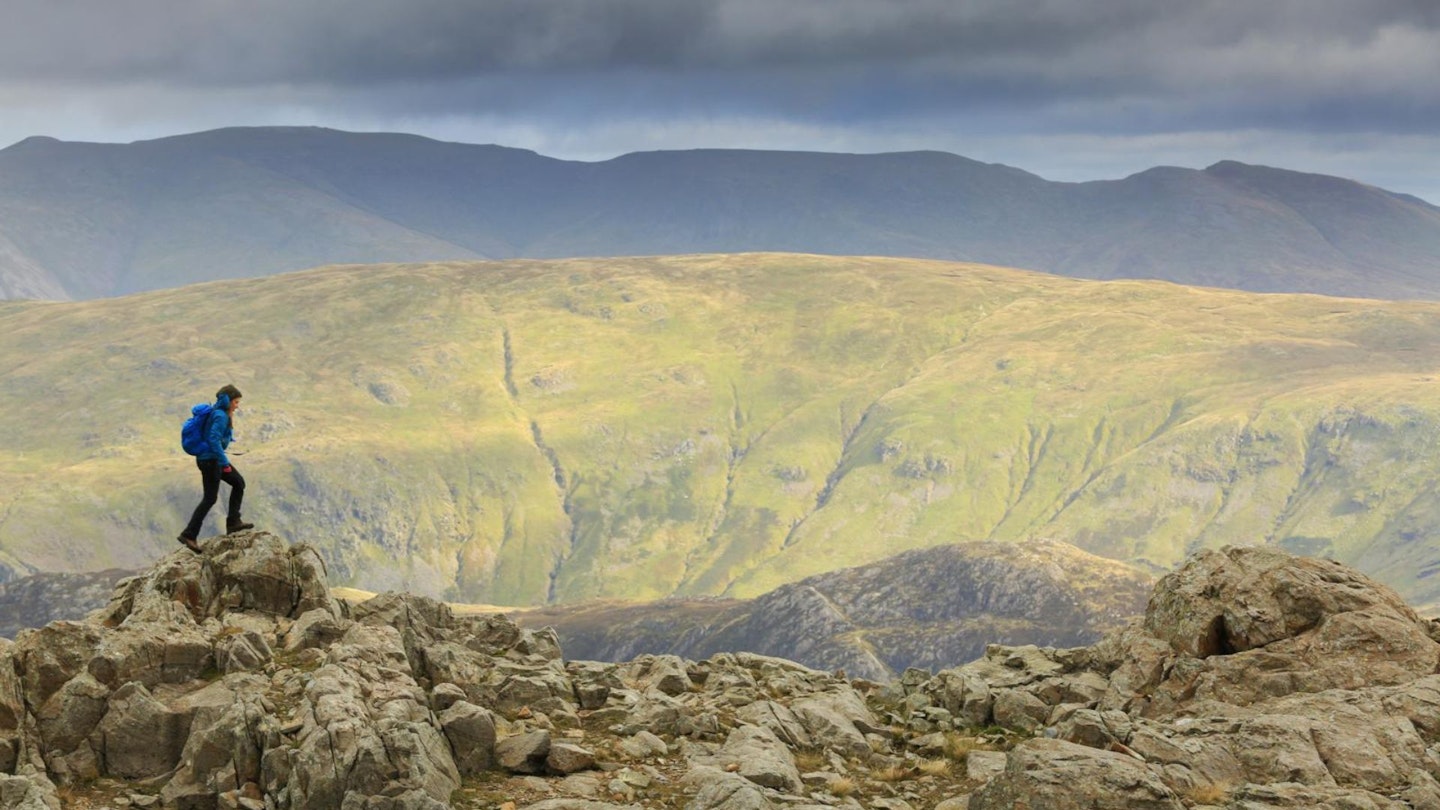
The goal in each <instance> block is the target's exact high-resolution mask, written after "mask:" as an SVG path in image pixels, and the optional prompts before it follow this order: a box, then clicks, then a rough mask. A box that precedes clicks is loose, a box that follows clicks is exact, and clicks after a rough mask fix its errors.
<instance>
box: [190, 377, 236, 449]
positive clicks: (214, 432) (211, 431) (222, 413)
mask: <svg viewBox="0 0 1440 810" xmlns="http://www.w3.org/2000/svg"><path fill="white" fill-rule="evenodd" d="M234 438H235V434H234V432H233V431H232V430H231V429H230V395H229V394H221V395H220V396H218V397H216V398H215V410H214V411H213V412H211V414H210V424H209V425H208V429H207V430H206V431H205V443H206V444H208V445H209V446H210V448H209V449H208V450H206V451H205V452H203V453H201V454H199V455H198V456H196V458H198V459H206V460H208V459H216V460H218V461H219V462H220V466H221V467H229V466H230V459H229V457H227V456H226V455H225V448H227V447H229V446H230V442H231V441H232V440H234Z"/></svg>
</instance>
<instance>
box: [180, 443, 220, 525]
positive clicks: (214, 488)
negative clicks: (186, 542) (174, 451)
mask: <svg viewBox="0 0 1440 810" xmlns="http://www.w3.org/2000/svg"><path fill="white" fill-rule="evenodd" d="M195 466H196V467H199V468H200V482H201V485H202V487H203V489H204V495H203V496H201V498H200V505H199V506H197V507H195V512H194V514H192V515H191V516H190V523H189V525H187V526H186V527H185V531H183V532H181V533H180V536H181V537H188V538H190V539H191V540H194V539H195V538H197V537H199V536H200V527H201V526H202V525H203V524H204V523H205V516H206V515H208V514H210V507H212V506H214V505H215V502H216V501H217V500H219V499H220V462H219V461H217V460H215V459H199V458H197V459H195Z"/></svg>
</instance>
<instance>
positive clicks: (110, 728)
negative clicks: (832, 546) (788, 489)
mask: <svg viewBox="0 0 1440 810" xmlns="http://www.w3.org/2000/svg"><path fill="white" fill-rule="evenodd" d="M1437 635H1440V631H1437V629H1436V627H1435V626H1434V625H1433V624H1432V623H1431V622H1428V621H1426V620H1422V619H1420V618H1419V617H1417V616H1416V614H1415V613H1414V612H1413V611H1412V610H1411V609H1410V608H1408V607H1407V606H1406V605H1404V604H1403V603H1402V602H1401V601H1400V600H1399V598H1398V597H1396V595H1395V594H1394V593H1393V592H1391V591H1390V590H1389V589H1387V588H1385V587H1383V586H1380V585H1377V584H1375V583H1374V582H1372V581H1370V580H1368V579H1366V578H1365V577H1363V576H1361V575H1359V574H1357V573H1355V572H1353V571H1350V570H1348V569H1346V568H1344V567H1342V566H1340V565H1339V564H1337V563H1333V562H1328V561H1322V560H1313V559H1306V558H1296V557H1290V556H1288V555H1285V554H1283V553H1280V552H1276V551H1272V550H1263V549H1251V548H1231V549H1227V550H1225V551H1223V552H1203V553H1201V554H1200V555H1198V556H1196V557H1195V558H1193V559H1191V560H1190V561H1189V562H1188V563H1187V564H1186V565H1185V566H1184V567H1183V568H1182V569H1181V570H1179V571H1177V572H1175V573H1173V574H1171V575H1169V576H1167V577H1165V578H1164V579H1163V580H1161V582H1160V583H1159V584H1158V585H1157V587H1156V589H1155V592H1154V594H1153V596H1152V597H1151V599H1150V603H1149V607H1148V608H1147V611H1146V615H1145V618H1144V620H1143V621H1142V622H1139V623H1136V624H1134V625H1131V626H1129V627H1127V628H1125V629H1123V630H1121V631H1118V632H1116V633H1113V634H1111V635H1109V636H1107V637H1106V638H1105V639H1104V640H1102V641H1101V642H1099V643H1097V644H1095V645H1093V646H1091V647H1085V648H1077V649H1068V650H1055V649H1049V648H1038V647H992V648H991V649H989V650H988V651H987V653H986V656H985V658H984V659H982V660H980V661H976V662H974V663H971V664H967V665H965V666H961V667H958V668H954V669H948V670H943V671H941V672H939V673H937V674H934V675H931V674H930V673H928V672H923V671H919V670H911V671H908V672H907V673H906V674H905V675H904V676H903V677H902V678H900V679H899V680H898V681H895V682H891V683H886V684H880V683H875V682H872V681H865V680H856V679H850V678H847V677H845V675H844V674H843V673H839V672H837V673H834V674H830V673H825V672H818V671H815V670H811V669H807V668H805V667H803V666H800V665H798V664H794V663H791V662H789V661H785V660H782V659H779V658H770V657H765V656H759V655H750V654H728V653H727V654H720V655H716V656H713V657H711V658H709V659H707V660H705V661H701V662H692V661H686V660H683V659H681V658H678V657H674V656H644V657H641V658H639V659H636V660H634V661H631V662H628V663H621V664H600V663H595V662H583V661H566V660H565V659H564V658H563V657H562V654H561V650H560V648H559V645H558V644H557V643H556V640H555V637H554V635H553V634H552V633H550V632H548V631H543V630H542V631H533V630H526V629H522V628H520V627H518V626H516V625H515V624H513V623H512V622H510V621H509V620H507V619H506V618H504V617H501V616H492V617H463V618H462V617H457V616H455V615H453V614H452V613H451V612H450V610H449V609H448V608H447V607H445V606H444V605H442V604H439V603H436V602H433V601H430V600H428V599H424V598H419V597H414V596H409V595H402V594H385V595H381V596H378V597H375V598H374V599H371V600H369V601H367V602H364V603H361V604H359V605H354V606H351V605H347V604H345V603H344V602H341V601H339V600H337V599H335V598H334V597H333V596H332V595H331V594H330V592H329V590H328V589H327V588H326V585H325V581H324V575H323V571H322V570H321V567H320V563H319V558H318V557H317V556H316V555H315V554H314V553H313V552H312V551H310V550H309V549H308V548H306V547H305V546H289V545H287V544H285V543H284V542H283V541H281V540H279V539H278V538H276V537H274V536H271V535H268V534H265V533H259V532H257V533H247V534H239V535H231V536H227V537H222V538H217V539H215V540H212V541H209V542H208V543H207V545H206V549H205V552H204V554H203V555H199V556H196V555H192V554H191V553H190V552H188V551H184V550H181V551H177V552H175V553H174V554H172V555H170V556H169V557H167V558H165V559H164V560H162V561H161V562H160V563H159V564H157V565H156V566H155V567H153V568H152V569H150V570H148V571H147V572H145V573H143V574H142V575H140V576H137V577H134V578H131V579H127V580H124V581H122V582H121V583H119V584H118V585H117V587H116V589H115V594H114V597H113V599H112V600H111V602H110V604H109V606H108V607H106V608H104V609H103V610H100V611H97V612H96V613H94V614H92V615H91V616H90V617H89V618H88V619H87V620H85V621H83V622H56V623H53V624H50V625H48V626H47V627H45V628H43V629H39V630H30V631H25V632H22V633H21V634H20V635H19V637H18V639H17V640H16V642H15V643H13V644H10V643H7V642H3V641H0V774H4V775H0V807H3V808H26V809H27V810H29V809H31V808H34V809H35V810H39V808H56V807H62V806H66V807H78V808H97V807H115V808H120V807H166V808H207V809H208V808H247V809H248V810H260V808H269V809H272V810H273V809H274V808H344V810H409V809H410V808H417V809H419V808H441V807H461V808H471V807H497V808H514V809H515V810H521V809H522V808H531V809H532V810H602V809H603V808H614V807H624V808H641V807H647V808H655V807H676V808H680V807H683V808H688V809H689V810H756V809H757V808H796V809H797V810H798V809H799V808H822V807H862V808H885V809H886V810H902V809H903V808H916V810H919V809H920V808H928V807H935V808H944V810H955V809H956V808H970V810H999V808H1005V809H1006V810H1010V809H1011V808H1019V807H1025V808H1030V809H1031V810H1039V808H1055V809H1056V810H1066V809H1067V808H1096V809H1097V810H1098V809H1099V808H1156V809H1160V808H1182V807H1183V808H1197V807H1205V808H1209V807H1217V808H1235V809H1236V810H1240V809H1242V808H1243V809H1244V810H1259V808H1301V807H1304V808H1334V810H1341V809H1342V808H1344V810H1367V809H1369V808H1374V809H1375V810H1379V809H1380V808H1387V809H1393V810H1400V809H1401V808H1411V809H1414V810H1419V809H1422V808H1440V781H1437V778H1440V675H1437V674H1436V669H1437V663H1440V644H1437V643H1436V640H1435V638H1436V636H1437Z"/></svg>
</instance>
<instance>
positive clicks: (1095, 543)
mask: <svg viewBox="0 0 1440 810" xmlns="http://www.w3.org/2000/svg"><path fill="white" fill-rule="evenodd" d="M1437 350H1440V305H1437V304H1425V303H1387V302H1377V301H1361V300H1346V299H1333V298H1322V297H1316V296H1280V295H1256V294H1248V293H1238V292H1226V291H1216V290H1201V289H1193V288H1185V287H1178V286H1174V285H1169V284H1162V283H1146V282H1108V283H1100V282H1086V281H1077V280H1072V279H1065V278H1059V277H1052V276H1045V275H1039V274H1033V273H1024V272H1020V271H1011V270H1003V269H998V268H992V267H984V266H978V265H965V264H951V263H941V262H925V261H909V260H893V259H868V258H833V257H816V256H803V255H780V254H756V255H739V256H692V257H679V258H643V259H605V260H565V261H548V262H530V261H525V262H521V261H517V262H501V263H463V264H461V263H456V264H435V265H410V266H400V265H386V266H354V267H335V268H326V269H321V270H316V271H310V272H305V273H297V274H291V275H286V276H276V277H269V278H264V279H254V280H248V281H236V282H217V283H212V284H206V285H199V286H194V287H189V288H185V289H181V290H173V291H164V292H158V293H150V294H145V295H140V296H132V297H129V298H123V299H114V300H103V301H92V302H85V303H65V304H33V303H14V302H10V303H0V565H3V566H6V567H7V568H8V569H9V570H11V571H12V572H14V573H16V574H18V573H24V572H28V571H31V570H85V569H101V568H107V567H135V566H138V565H140V564H142V563H144V562H146V561H148V560H150V559H153V558H154V557H155V556H156V555H158V554H160V553H162V552H165V551H168V550H170V549H171V548H172V547H173V546H172V544H173V542H174V540H173V537H174V535H175V533H176V532H177V531H178V529H179V527H180V526H181V525H182V524H183V521H184V516H185V514H186V513H188V511H189V509H190V508H191V507H192V506H193V503H194V501H195V500H196V499H197V497H198V480H197V479H198V476H197V475H196V474H195V472H194V469H193V466H192V462H191V461H190V459H188V458H187V457H185V456H183V455H181V454H180V452H179V450H178V447H177V445H178V441H177V438H176V435H175V434H176V433H177V432H178V426H179V423H180V421H181V420H182V418H183V415H184V414H185V412H186V411H187V410H188V407H189V405H190V404H192V403H194V402H196V401H199V400H202V399H204V398H206V397H207V396H208V395H209V394H211V393H212V392H213V391H214V390H215V389H216V388H217V387H219V385H220V384H222V383H224V382H234V383H236V384H237V385H239V386H240V388H241V389H242V390H244V391H245V393H246V395H247V396H246V400H245V403H246V406H247V408H246V411H245V413H243V414H242V415H241V418H240V422H239V426H238V432H239V434H240V437H241V442H240V444H239V445H237V447H238V448H239V449H242V450H247V451H248V453H247V455H245V456H241V457H239V458H238V459H237V463H238V465H239V466H240V468H241V470H242V471H243V472H244V473H245V475H246V477H247V479H248V480H249V481H250V495H249V506H248V507H247V509H246V514H247V516H248V517H251V518H253V519H255V520H256V521H257V522H259V523H260V524H261V525H263V526H265V527H267V528H271V529H273V530H277V531H279V532H281V533H283V534H285V535H287V536H290V537H292V538H294V539H296V540H301V539H303V540H306V541H310V542H314V543H317V544H318V545H320V546H321V547H322V548H323V549H324V551H323V553H324V556H325V557H326V562H327V565H328V566H329V570H330V573H331V576H332V579H333V580H334V581H336V582H343V583H346V584H353V585H357V586H361V587H365V588H368V589H371V590H382V589H385V588H400V587H403V588H407V589H410V590H416V591H421V592H428V593H433V594H436V595H442V596H445V597H448V598H451V599H456V600H463V601H484V602H491V603H497V604H536V603H541V602H546V601H552V602H553V601H572V600H578V599H585V598H595V597H625V598H655V597H661V596H666V595H671V594H681V595H701V594H726V595H731V596H753V595H757V594H759V593H762V592H764V591H767V590H769V589H771V588H774V587H775V586H777V585H779V584H782V583H785V582H791V581H795V580H798V579H801V578H803V577H805V576H809V575H812V574H816V573H819V572H823V571H830V570H835V569H838V568H841V567H845V566H851V565H856V564H861V563H865V562H870V561H874V560H878V559H881V558H883V557H886V556H890V555H892V554H895V553H896V552H899V551H903V550H907V549H912V548H920V547H926V546H931V545H935V544H938V543H944V542H954V541H956V540H961V539H981V538H989V539H995V540H1015V539H1019V538H1029V537H1044V538H1050V539H1056V540H1063V541H1067V542H1072V543H1074V544H1076V545H1078V546H1080V547H1081V548H1084V549H1086V550H1088V551H1091V552H1094V553H1097V554H1100V555H1102V556H1107V557H1111V558H1115V559H1122V560H1128V561H1133V562H1139V563H1141V564H1143V565H1146V566H1148V567H1150V568H1152V569H1153V570H1162V569H1164V568H1166V567H1168V566H1171V565H1174V564H1175V563H1176V562H1178V561H1179V560H1180V559H1181V558H1182V557H1183V556H1184V555H1185V554H1186V553H1188V552H1189V551H1192V550H1194V549H1195V548H1197V547H1200V546H1209V545H1221V544H1225V543H1275V544H1281V545H1283V546H1285V547H1287V548H1290V549H1292V550H1299V551H1304V552H1308V553H1314V554H1327V555H1332V556H1335V557H1336V558H1338V559H1341V560H1342V561H1345V562H1347V563H1352V564H1355V565H1357V566H1359V567H1361V568H1362V569H1364V570H1366V571H1367V572H1370V573H1372V574H1376V575H1378V576H1379V577H1381V578H1382V579H1385V580H1386V581H1388V582H1390V583H1391V584H1393V585H1395V586H1396V587H1397V588H1399V589H1400V590H1401V591H1402V592H1403V593H1404V594H1405V595H1406V596H1407V597H1409V598H1410V599H1412V600H1413V601H1417V602H1423V601H1431V600H1433V599H1435V598H1436V597H1437V596H1440V587H1437V584H1436V583H1435V581H1434V580H1433V578H1432V576H1431V575H1432V574H1433V572H1434V571H1435V570H1437V569H1440V549H1437V548H1436V544H1435V543H1434V542H1433V538H1432V533H1433V529H1432V527H1434V526H1436V525H1437V522H1436V518H1437V513H1440V497H1437V493H1436V482H1437V481H1440V455H1437V452H1436V450H1437V448H1436V442H1435V439H1434V436H1435V434H1436V428H1437V423H1440V403H1437V402H1436V397H1435V393H1436V392H1437V384H1436V379H1435V377H1434V376H1432V375H1433V374H1434V372H1435V368H1436V365H1437V363H1440V351H1437ZM218 511H219V510H218V509H217V512H218ZM214 519H215V518H213V517H212V521H213V520H214Z"/></svg>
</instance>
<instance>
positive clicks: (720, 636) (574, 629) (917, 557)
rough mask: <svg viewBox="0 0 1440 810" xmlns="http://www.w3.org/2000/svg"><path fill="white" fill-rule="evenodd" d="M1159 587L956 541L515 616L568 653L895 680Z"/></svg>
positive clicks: (1028, 545)
mask: <svg viewBox="0 0 1440 810" xmlns="http://www.w3.org/2000/svg"><path fill="white" fill-rule="evenodd" d="M1153 584H1154V582H1153V580H1151V579H1150V577H1149V576H1147V575H1146V574H1144V573H1143V572H1141V571H1138V570H1136V569H1134V568H1131V567H1129V566H1126V565H1123V564H1121V563H1117V562H1114V561H1111V560H1106V559H1102V558H1100V557H1095V556H1093V555H1090V554H1086V553H1085V552H1083V551H1080V550H1079V549H1077V548H1075V547H1074V546H1070V545H1066V544H1064V543H1054V542H1048V541H1043V540H1037V541H1030V542H1023V543H960V544H948V545H943V546H936V547H934V548H927V549H919V550H916V551H909V552H905V553H903V554H898V555H896V556H894V557H890V558H887V559H884V560H881V561H879V562H876V563H871V564H869V565H864V566H859V567H856V568H847V569H844V570H841V571H834V572H831V573H827V574H820V575H818V576H813V577H807V578H806V579H803V580H801V581H799V582H795V583H791V584H789V585H782V586H780V587H779V588H777V589H775V590H773V591H771V592H769V593H766V594H763V595H761V596H758V597H756V598H754V599H743V600H730V599H679V598H676V599H666V600H662V601H659V602H650V603H644V604H625V603H590V604H582V605H569V606H558V607H547V608H541V609H538V610H533V611H525V612H521V613H517V614H515V616H514V618H515V620H516V621H517V622H518V623H519V624H520V625H521V626H522V627H533V628H537V629H538V628H541V627H547V626H548V627H554V628H555V630H556V632H557V633H558V634H559V636H560V644H561V646H562V647H563V648H564V649H565V651H566V652H567V653H568V654H569V655H570V656H571V657H572V658H578V659H584V660H593V661H628V660H630V659H632V658H636V657H638V656H640V655H644V654H647V653H654V654H660V653H672V654H675V655H679V656H681V657H684V658H693V659H696V660H699V659H704V658H709V657H710V656H713V655H715V654H716V653H721V652H742V651H744V652H755V653H761V654H763V655H774V656H789V657H790V658H791V659H793V660H795V661H798V662H800V663H802V664H805V665H807V666H811V667H815V668H817V669H826V670H834V669H843V670H845V671H846V672H847V673H848V674H849V675H851V676H854V677H862V678H869V679H871V680H879V681H887V680H890V679H893V678H895V677H897V676H899V675H900V673H902V672H904V671H905V670H906V669H907V668H909V667H918V668H921V669H929V670H932V671H934V670H940V669H944V668H946V667H952V666H957V665H959V664H963V663H965V662H967V661H973V660H975V659H977V658H980V657H981V656H982V655H983V654H984V653H985V647H986V646H987V645H989V644H997V643H998V644H1035V645H1039V646H1051V647H1080V646H1083V645H1086V644H1092V643H1094V642H1095V641H1097V640H1099V638H1100V636H1101V635H1102V634H1104V633H1106V632H1109V631H1111V630H1116V629H1119V627H1120V626H1121V625H1123V624H1124V623H1125V622H1126V621H1127V620H1129V619H1132V618H1135V617H1138V616H1140V615H1141V614H1143V613H1144V612H1145V600H1146V599H1147V598H1148V597H1149V595H1150V588H1151V586H1152V585H1153Z"/></svg>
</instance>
